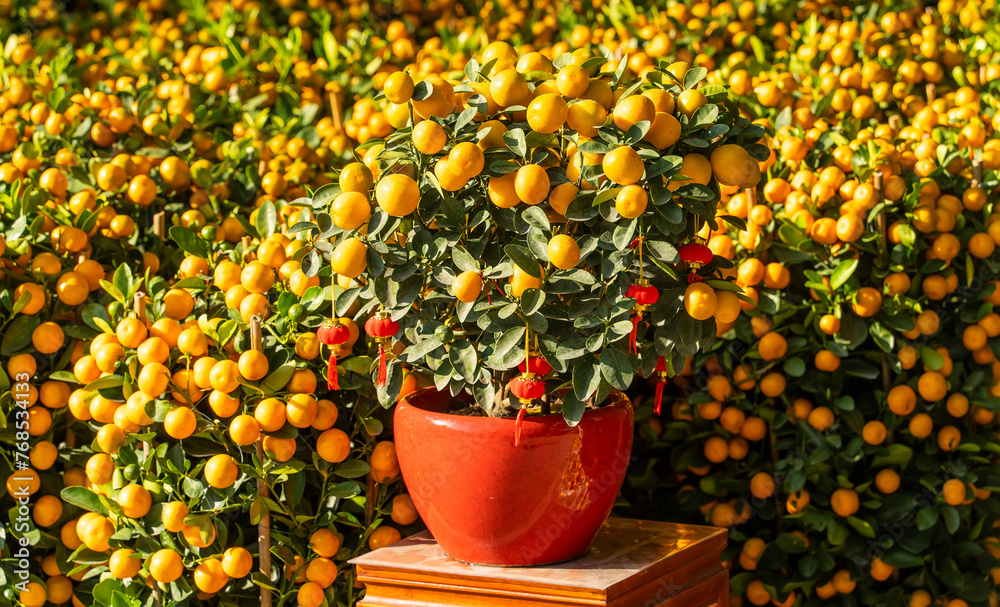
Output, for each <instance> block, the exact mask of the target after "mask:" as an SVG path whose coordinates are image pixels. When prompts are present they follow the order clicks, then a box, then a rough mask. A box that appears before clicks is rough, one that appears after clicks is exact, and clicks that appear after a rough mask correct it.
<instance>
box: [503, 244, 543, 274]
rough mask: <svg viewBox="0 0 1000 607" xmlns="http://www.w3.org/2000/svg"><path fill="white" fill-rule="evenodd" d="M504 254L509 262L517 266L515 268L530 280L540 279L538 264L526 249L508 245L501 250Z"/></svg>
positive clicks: (540, 270) (540, 269) (540, 272)
mask: <svg viewBox="0 0 1000 607" xmlns="http://www.w3.org/2000/svg"><path fill="white" fill-rule="evenodd" d="M503 250H504V253H506V254H507V256H508V257H510V258H511V260H512V261H513V262H514V263H516V264H517V267H519V268H521V270H523V271H524V272H526V273H527V274H528V275H529V276H531V277H532V278H541V277H542V268H541V266H540V265H539V264H538V261H537V260H536V259H535V258H534V257H533V256H532V255H531V251H529V250H528V249H527V248H526V247H522V246H520V245H516V244H509V245H507V246H505V247H504V248H503Z"/></svg>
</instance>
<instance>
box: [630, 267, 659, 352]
mask: <svg viewBox="0 0 1000 607" xmlns="http://www.w3.org/2000/svg"><path fill="white" fill-rule="evenodd" d="M625 297H630V298H632V299H634V300H635V308H634V310H635V316H634V317H632V333H631V334H629V336H628V349H629V351H631V352H632V353H633V354H639V344H638V335H639V321H640V320H642V314H643V312H645V311H646V309H647V308H648V307H649V306H651V305H653V304H655V303H656V301H657V300H658V299H660V292H659V291H657V290H656V287H654V286H653V285H651V284H649V281H648V280H646V279H644V278H640V279H639V280H638V282H636V283H635V284H632V285H629V287H628V290H627V291H625Z"/></svg>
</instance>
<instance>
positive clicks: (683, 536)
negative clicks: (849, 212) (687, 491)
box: [351, 519, 729, 607]
mask: <svg viewBox="0 0 1000 607" xmlns="http://www.w3.org/2000/svg"><path fill="white" fill-rule="evenodd" d="M727 535H728V534H727V531H726V530H725V529H717V528H714V527H695V526H692V525H675V524H671V523H653V522H646V521H634V520H628V519H609V520H608V522H607V523H605V524H604V527H602V528H601V532H600V534H599V535H598V536H597V539H596V540H594V544H593V545H592V546H591V548H590V551H588V552H587V554H585V555H584V556H582V557H580V558H578V559H574V560H572V561H569V562H566V563H561V564H558V565H546V566H540V567H512V568H501V567H483V566H477V565H468V564H466V563H462V562H459V561H455V560H452V559H450V558H448V557H447V556H445V554H444V552H443V551H442V550H441V548H439V547H438V545H437V542H435V541H434V538H432V537H431V536H430V534H429V533H427V532H423V533H419V534H417V535H414V536H412V537H409V538H407V539H405V540H403V541H401V542H398V543H396V544H394V545H392V546H389V547H387V548H382V549H381V550H376V551H374V552H371V553H369V554H366V555H364V556H361V557H359V558H356V559H354V560H353V561H351V563H353V564H355V565H357V572H358V579H359V580H360V581H362V582H364V584H365V586H366V588H367V591H366V595H365V598H364V600H362V601H361V603H360V604H359V607H446V606H448V607H487V606H489V607H514V606H517V607H543V606H545V607H550V606H553V605H561V606H566V607H568V606H580V605H594V606H606V607H611V606H614V607H728V606H729V572H728V571H727V570H726V569H723V567H722V565H721V561H722V550H723V549H724V548H725V546H726V537H727Z"/></svg>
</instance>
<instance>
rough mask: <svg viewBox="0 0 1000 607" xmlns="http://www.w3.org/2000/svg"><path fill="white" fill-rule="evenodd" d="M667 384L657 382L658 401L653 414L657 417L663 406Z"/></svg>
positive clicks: (654, 405) (655, 403)
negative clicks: (664, 390) (664, 388)
mask: <svg viewBox="0 0 1000 607" xmlns="http://www.w3.org/2000/svg"><path fill="white" fill-rule="evenodd" d="M666 383H667V382H663V381H658V382H656V401H655V402H654V404H653V413H655V414H656V415H659V414H660V407H661V405H663V386H664V385H666Z"/></svg>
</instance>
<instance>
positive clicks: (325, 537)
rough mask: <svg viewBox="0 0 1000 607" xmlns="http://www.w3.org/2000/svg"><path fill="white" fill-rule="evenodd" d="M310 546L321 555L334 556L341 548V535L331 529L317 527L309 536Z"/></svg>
mask: <svg viewBox="0 0 1000 607" xmlns="http://www.w3.org/2000/svg"><path fill="white" fill-rule="evenodd" d="M309 548H310V549H311V550H312V551H313V552H315V553H316V554H318V555H319V556H321V557H326V558H333V556H334V555H335V554H337V551H338V550H340V537H339V536H338V535H337V534H336V533H334V532H333V531H331V530H329V529H317V530H316V531H314V532H313V534H312V535H311V536H309Z"/></svg>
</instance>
